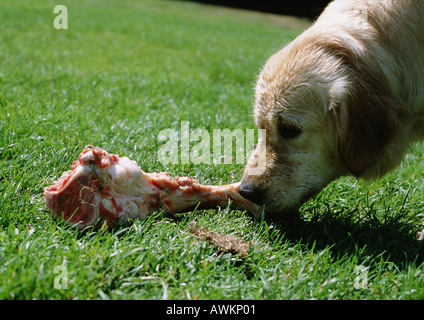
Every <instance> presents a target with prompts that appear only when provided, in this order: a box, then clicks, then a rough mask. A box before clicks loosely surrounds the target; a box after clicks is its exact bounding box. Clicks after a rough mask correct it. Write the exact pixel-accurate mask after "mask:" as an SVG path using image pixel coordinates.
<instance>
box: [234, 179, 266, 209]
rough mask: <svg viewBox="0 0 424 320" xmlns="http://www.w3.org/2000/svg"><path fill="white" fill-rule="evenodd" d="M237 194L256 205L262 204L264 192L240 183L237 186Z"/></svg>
mask: <svg viewBox="0 0 424 320" xmlns="http://www.w3.org/2000/svg"><path fill="white" fill-rule="evenodd" d="M238 192H239V193H240V195H241V196H242V197H243V198H246V199H248V200H250V201H252V202H254V203H256V204H259V205H261V204H263V201H264V200H263V196H264V191H263V190H262V189H260V188H255V187H252V186H250V185H249V184H247V183H244V182H242V183H241V184H240V186H239V189H238Z"/></svg>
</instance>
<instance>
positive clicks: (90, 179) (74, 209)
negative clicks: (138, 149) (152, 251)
mask: <svg viewBox="0 0 424 320" xmlns="http://www.w3.org/2000/svg"><path fill="white" fill-rule="evenodd" d="M238 186H239V183H234V184H229V185H223V186H207V185H201V184H199V183H198V182H197V181H196V180H194V179H192V178H189V177H175V178H173V177H171V176H170V175H169V174H168V173H164V172H161V173H146V172H144V171H143V170H141V168H140V167H139V166H138V164H137V163H136V162H135V161H132V160H130V159H128V158H127V157H119V156H117V155H115V154H109V153H107V152H106V151H104V150H102V149H100V148H98V147H94V146H91V145H88V146H86V147H85V148H84V150H83V151H82V153H81V154H80V155H79V157H78V160H77V161H75V162H74V163H73V164H72V170H71V171H66V172H64V173H63V174H62V176H61V177H60V178H59V180H58V181H55V182H54V183H53V185H52V186H50V187H47V188H44V197H45V201H46V204H47V206H48V207H49V209H50V210H51V211H52V213H53V215H54V216H55V217H57V218H60V219H63V220H64V221H66V222H67V223H68V224H70V225H72V226H76V227H77V228H80V229H82V228H85V227H88V226H92V225H94V224H96V223H97V222H98V221H99V220H100V222H101V223H102V224H103V223H106V224H107V226H109V227H114V226H117V225H119V224H122V223H125V222H127V221H128V220H130V219H137V218H145V217H146V216H148V215H149V214H151V213H153V212H156V211H159V210H163V212H164V213H165V214H169V215H172V214H174V213H177V212H187V211H191V210H193V209H195V208H196V207H197V208H198V209H207V208H215V207H217V206H221V207H226V206H228V204H229V203H231V208H238V209H242V210H246V211H248V212H251V213H253V214H255V215H258V214H260V213H261V207H259V206H257V205H256V204H254V203H253V202H250V201H249V200H247V199H245V198H243V197H242V196H241V195H240V194H239V193H238V191H237V190H238Z"/></svg>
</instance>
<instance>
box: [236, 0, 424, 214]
mask: <svg viewBox="0 0 424 320" xmlns="http://www.w3.org/2000/svg"><path fill="white" fill-rule="evenodd" d="M254 119H255V123H256V125H257V127H258V128H260V129H265V133H266V134H265V135H264V137H262V138H261V139H260V140H259V142H258V146H257V147H256V149H255V150H254V152H253V154H252V156H251V158H250V159H249V160H248V162H247V165H246V168H245V171H244V174H243V179H242V181H241V184H240V187H239V192H240V194H241V195H242V196H243V197H245V198H247V199H249V200H251V201H253V202H255V203H257V204H261V205H265V212H266V214H269V215H277V216H281V215H289V214H290V213H293V212H298V209H299V207H300V206H301V205H302V204H303V203H305V202H306V201H307V200H308V199H310V198H311V197H313V196H314V195H316V194H317V193H319V192H320V191H321V190H322V189H323V188H325V187H326V186H327V184H328V183H330V182H331V181H333V180H335V179H337V178H338V177H341V176H345V175H354V176H356V177H357V178H359V179H364V180H369V179H377V178H380V177H382V176H383V175H384V174H386V173H387V172H388V171H390V170H392V169H394V168H396V166H397V165H398V164H399V163H400V162H401V161H402V158H403V155H404V154H405V152H406V150H407V149H408V146H410V145H411V143H413V142H415V141H419V140H421V139H423V137H424V1H417V0H378V1H376V0H335V1H333V2H331V3H330V4H329V5H328V6H327V7H326V8H325V10H324V11H323V13H322V14H321V15H320V16H319V18H318V19H317V20H316V21H315V23H314V24H313V25H312V26H311V27H310V28H309V29H307V30H305V31H304V32H303V33H302V34H301V35H300V36H298V37H297V38H296V39H295V40H293V41H292V42H291V43H289V44H288V45H286V46H285V47H284V48H283V49H281V50H280V51H278V52H277V53H275V54H274V55H272V56H271V57H270V58H269V59H268V61H267V62H266V63H265V65H264V66H263V68H262V70H261V72H260V74H259V76H258V80H257V83H256V87H255V106H254ZM264 155H265V156H266V157H265V158H266V162H265V163H264V164H262V165H263V166H264V168H263V170H262V171H263V173H262V174H260V175H258V174H251V173H252V172H253V171H254V169H257V166H258V158H260V157H262V156H264ZM257 171H258V170H256V172H257Z"/></svg>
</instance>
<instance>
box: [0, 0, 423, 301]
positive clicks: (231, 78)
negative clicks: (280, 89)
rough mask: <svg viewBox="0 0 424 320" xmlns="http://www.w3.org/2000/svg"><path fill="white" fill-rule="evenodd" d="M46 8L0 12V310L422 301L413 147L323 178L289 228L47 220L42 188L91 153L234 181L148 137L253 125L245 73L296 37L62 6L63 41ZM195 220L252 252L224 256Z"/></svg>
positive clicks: (219, 221) (164, 6) (254, 23)
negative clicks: (380, 174)
mask: <svg viewBox="0 0 424 320" xmlns="http://www.w3.org/2000/svg"><path fill="white" fill-rule="evenodd" d="M56 4H57V3H55V2H54V1H46V0H31V1H29V0H20V1H12V0H3V1H2V2H1V4H0V38H1V41H0V298H1V299H423V298H424V275H423V272H424V265H423V263H424V246H423V244H422V243H420V242H418V241H416V240H415V233H416V232H417V231H418V230H420V229H423V228H424V226H423V221H424V214H423V212H424V201H423V200H422V199H423V194H424V185H423V182H424V179H423V175H424V167H423V166H422V155H423V151H424V147H423V145H416V146H414V147H413V148H412V149H411V150H410V152H409V154H408V155H407V156H406V158H405V161H404V162H403V164H402V165H401V166H400V167H399V168H398V169H397V170H396V171H394V172H392V173H390V174H388V175H387V176H386V177H384V178H383V179H382V180H380V181H377V182H375V183H371V184H365V183H361V182H357V181H355V180H354V179H352V178H343V179H339V180H337V181H335V182H334V183H332V184H331V185H329V186H328V187H327V188H326V189H325V190H324V191H323V192H321V193H320V194H319V195H318V196H317V197H316V198H314V199H312V200H310V201H309V202H308V203H306V204H305V205H304V206H303V207H302V211H301V216H302V219H301V220H299V221H287V222H284V223H266V222H265V221H257V220H254V219H252V218H251V217H249V216H248V215H246V214H245V213H243V212H239V211H232V210H229V209H228V208H222V209H220V210H219V209H217V210H208V211H199V212H195V213H191V214H190V213H187V214H178V215H176V216H175V217H174V218H166V217H164V216H163V215H161V213H157V214H155V215H153V216H151V217H149V218H148V219H145V220H142V221H135V222H134V223H133V224H132V225H130V226H129V227H127V228H121V229H117V230H114V231H104V230H89V231H87V232H79V231H77V230H73V229H71V228H68V227H66V226H64V225H63V224H62V223H61V222H58V221H54V220H53V219H52V218H51V216H50V214H49V212H48V210H47V208H46V206H45V205H44V202H43V197H42V192H43V187H45V186H48V185H50V184H51V182H52V181H53V180H55V179H56V178H57V177H58V176H59V175H60V174H61V173H62V172H63V171H64V170H69V168H70V165H71V163H72V161H73V160H75V159H76V157H77V155H78V153H79V152H80V151H81V150H82V147H83V146H84V145H85V144H88V143H90V144H94V145H97V146H100V147H102V148H104V149H106V150H108V151H110V152H113V153H118V154H120V155H126V156H128V157H130V158H132V159H134V160H136V161H137V162H138V163H139V164H140V165H141V167H142V168H143V169H145V170H146V171H162V170H166V171H168V172H170V174H172V175H190V176H193V177H195V178H196V179H198V180H199V181H200V182H202V183H214V184H219V183H227V182H228V183H229V182H234V181H237V180H239V179H240V178H241V176H242V172H243V165H241V164H240V165H205V164H199V165H194V164H189V165H181V164H179V165H178V164H177V165H164V164H162V163H160V162H159V161H158V158H157V150H158V147H159V146H160V142H158V140H157V136H158V134H159V132H160V130H162V129H165V128H173V129H177V130H178V129H179V127H180V123H181V121H190V127H191V128H192V129H196V128H203V129H206V130H207V131H208V132H212V130H213V129H215V128H220V129H224V128H229V129H231V130H233V129H235V128H241V129H253V128H254V124H253V120H252V117H251V114H252V109H251V106H252V95H253V85H254V81H255V77H256V74H257V72H258V70H259V68H260V67H261V65H262V64H263V63H264V61H265V60H266V58H267V57H268V56H269V55H270V54H271V53H273V52H274V51H276V50H277V49H278V48H280V47H281V46H282V45H283V44H284V43H286V42H287V41H289V40H291V39H293V38H294V37H295V36H296V35H298V34H299V33H300V32H301V28H300V27H299V26H301V25H302V23H297V24H293V26H294V27H290V25H288V23H289V22H290V21H289V20H286V19H285V18H278V17H274V16H267V15H261V14H256V13H250V12H245V11H233V10H231V9H222V8H218V7H210V6H204V5H199V4H196V3H191V2H179V1H152V0H145V1H136V0H123V1H119V2H118V1H113V0H89V1H67V0H64V1H63V2H62V3H61V4H64V5H66V6H67V8H68V14H69V29H68V30H55V29H54V28H53V19H54V17H55V15H54V14H53V8H54V6H55V5H56ZM288 21H289V22H288ZM193 222H195V223H197V225H199V226H202V227H206V228H208V229H209V230H213V231H214V232H218V233H223V234H228V235H234V236H237V237H240V238H242V239H244V240H245V241H248V242H250V243H252V244H253V245H252V246H251V249H250V251H249V253H248V255H247V256H245V257H243V258H241V257H239V256H237V255H232V254H230V253H226V254H222V253H220V252H218V251H217V250H216V248H215V247H214V246H212V245H210V244H209V243H207V242H204V241H199V240H198V239H197V238H196V237H194V236H193V235H192V234H191V233H190V232H189V227H190V225H191V223H193ZM63 267H66V268H63ZM364 268H366V269H364ZM361 270H366V271H362V272H361ZM65 271H66V274H65V273H64V272H65ZM365 275H366V278H365V279H366V280H367V281H366V282H361V281H362V280H363V279H364V276H365ZM65 276H66V277H65ZM63 277H65V278H66V279H67V283H66V282H64V281H65V280H66V279H65V280H64V279H63ZM359 280H360V281H359ZM358 281H359V282H358ZM357 283H360V284H362V287H358V286H356V287H358V289H357V288H355V284H357Z"/></svg>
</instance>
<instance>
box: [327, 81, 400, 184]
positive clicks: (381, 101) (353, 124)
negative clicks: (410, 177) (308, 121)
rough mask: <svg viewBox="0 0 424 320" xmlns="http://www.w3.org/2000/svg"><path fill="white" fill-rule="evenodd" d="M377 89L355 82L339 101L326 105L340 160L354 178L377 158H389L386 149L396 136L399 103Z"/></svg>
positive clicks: (370, 84)
mask: <svg viewBox="0 0 424 320" xmlns="http://www.w3.org/2000/svg"><path fill="white" fill-rule="evenodd" d="M378 87H379V86H378V84H373V83H372V82H370V81H367V80H366V79H356V81H355V82H354V83H353V85H351V86H350V88H349V89H346V90H345V93H344V95H343V96H342V97H338V98H333V99H331V101H330V108H331V109H332V110H333V111H334V113H335V126H336V129H337V133H336V134H337V144H338V148H339V154H340V157H341V159H342V160H343V161H344V163H345V165H346V167H347V168H348V170H349V171H350V172H351V173H352V174H354V175H355V176H356V177H360V176H362V174H364V173H365V171H367V169H369V168H370V167H371V166H372V165H374V164H376V162H377V161H379V160H382V159H381V157H388V156H389V155H388V154H387V152H386V148H387V146H388V144H389V143H390V142H391V141H392V140H393V139H394V138H395V137H396V135H397V134H398V133H399V130H400V126H401V122H402V119H403V118H404V109H403V107H402V105H401V104H400V102H399V101H398V100H397V99H396V98H394V97H392V96H390V95H389V94H387V93H385V92H383V91H380V90H379V89H378ZM387 160H388V161H386V162H389V160H390V159H387ZM384 173H385V172H380V174H381V175H383V174H384Z"/></svg>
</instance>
